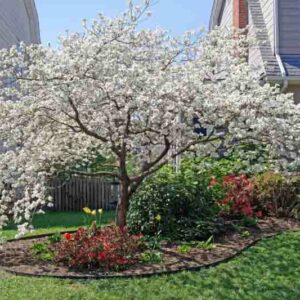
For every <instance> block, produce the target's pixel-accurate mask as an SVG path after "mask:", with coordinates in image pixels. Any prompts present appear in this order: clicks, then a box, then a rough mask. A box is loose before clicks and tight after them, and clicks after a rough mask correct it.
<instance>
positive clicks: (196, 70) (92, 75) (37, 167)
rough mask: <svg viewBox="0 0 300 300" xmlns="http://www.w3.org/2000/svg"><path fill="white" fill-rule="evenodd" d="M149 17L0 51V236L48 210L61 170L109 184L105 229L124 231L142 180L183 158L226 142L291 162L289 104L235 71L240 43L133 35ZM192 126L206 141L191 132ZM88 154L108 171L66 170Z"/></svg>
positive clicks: (230, 36) (127, 17)
mask: <svg viewBox="0 0 300 300" xmlns="http://www.w3.org/2000/svg"><path fill="white" fill-rule="evenodd" d="M149 5H150V3H149V1H146V2H145V5H144V6H143V7H141V8H139V7H132V6H130V9H129V10H128V12H126V13H124V14H123V15H122V16H121V17H119V18H115V19H108V18H105V17H104V16H102V15H99V16H98V18H97V20H95V21H94V22H92V24H90V25H87V24H86V23H85V24H84V33H83V34H77V33H76V34H72V35H68V36H67V37H63V38H61V46H60V48H58V49H52V48H50V47H44V46H41V45H31V46H25V45H23V44H21V45H20V47H18V48H16V47H13V48H11V49H9V50H1V51H0V78H3V79H4V80H3V81H2V86H1V90H0V98H1V102H0V118H1V124H0V141H2V144H3V146H2V149H3V151H2V154H1V155H0V177H1V190H2V194H1V199H0V215H1V216H0V225H1V226H3V225H4V224H6V222H7V221H8V218H9V217H10V216H13V218H14V221H15V222H16V223H19V224H21V225H20V226H19V229H20V230H21V231H22V230H24V229H25V227H26V225H28V224H29V223H30V218H31V216H32V213H33V212H35V211H36V210H38V209H40V207H43V206H44V205H46V204H47V203H48V202H49V201H50V199H48V197H47V183H48V182H49V180H50V179H51V178H53V177H55V176H57V174H58V173H59V171H60V170H61V169H64V170H65V171H66V172H68V173H69V174H81V175H89V176H106V177H107V176H111V177H114V178H118V180H119V182H120V197H119V202H118V208H117V224H118V225H125V224H126V211H127V207H128V205H129V201H130V197H131V195H132V194H133V193H134V192H135V190H136V189H137V188H138V187H139V186H140V184H141V183H142V182H143V180H144V179H145V178H146V177H147V176H149V175H150V174H152V173H154V172H156V171H157V170H159V169H160V168H161V167H162V166H163V165H165V164H166V163H168V162H169V161H170V160H172V159H173V158H175V157H176V156H178V155H181V154H183V153H184V152H186V151H189V150H192V149H197V151H199V153H214V152H216V151H217V150H218V147H219V145H220V144H222V145H223V144H227V145H230V143H231V142H232V141H233V139H234V140H235V141H245V140H248V141H257V142H259V143H263V144H266V145H267V146H268V147H269V148H270V149H271V148H272V149H276V150H277V151H278V150H279V151H282V152H284V153H285V154H286V155H287V154H288V153H292V155H294V157H296V152H297V151H298V148H297V143H298V142H299V137H300V135H299V112H298V110H297V108H296V106H295V105H294V103H293V99H292V97H291V96H290V95H283V94H280V92H279V89H278V88H277V87H274V86H270V85H269V84H265V85H261V84H260V82H259V78H258V76H257V75H255V72H252V70H251V68H250V67H249V66H248V64H247V60H246V59H245V57H246V53H247V47H248V38H247V36H245V35H236V34H235V33H233V32H232V31H229V30H220V29H217V30H215V31H213V32H211V33H209V34H207V35H203V36H202V35H201V33H197V32H196V33H187V34H185V35H184V36H183V37H181V38H172V37H170V36H169V35H168V33H167V32H165V31H162V30H138V28H137V26H138V25H139V22H140V20H142V19H143V16H146V14H147V10H148V8H149ZM7 79H9V84H7V82H8V80H7ZM195 118H197V119H199V120H201V123H202V124H205V127H206V128H207V129H208V131H207V134H205V135H204V134H203V135H201V134H200V135H199V134H197V133H196V132H195V130H194V129H195V128H194V127H195V124H194V123H193V121H192V120H195ZM220 128H221V129H222V132H223V133H222V134H221V135H220V134H219V133H218V131H219V129H220ZM99 154H101V155H104V156H105V155H108V154H109V155H112V156H113V157H114V161H116V165H114V166H112V169H111V171H107V172H97V173H89V174H86V173H85V172H80V171H78V168H76V167H73V166H74V165H75V164H76V163H77V162H78V161H85V162H91V161H93V160H94V159H95V157H96V156H97V155H99ZM129 159H130V160H134V162H135V165H136V166H137V167H136V168H135V172H134V174H132V173H129V171H128V161H129Z"/></svg>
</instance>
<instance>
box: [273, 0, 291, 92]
mask: <svg viewBox="0 0 300 300" xmlns="http://www.w3.org/2000/svg"><path fill="white" fill-rule="evenodd" d="M278 1H279V0H273V8H274V9H273V16H274V50H275V57H276V59H277V62H278V65H279V68H280V72H281V77H282V81H283V85H282V88H281V91H282V92H285V91H286V90H287V88H288V86H289V80H288V76H287V73H286V70H285V67H284V65H283V62H282V59H281V56H280V53H279V38H280V36H279V20H278Z"/></svg>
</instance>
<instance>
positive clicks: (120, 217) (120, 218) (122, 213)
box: [116, 180, 130, 227]
mask: <svg viewBox="0 0 300 300" xmlns="http://www.w3.org/2000/svg"><path fill="white" fill-rule="evenodd" d="M129 197H130V196H129V184H128V182H127V181H126V180H121V185H120V193H119V200H118V205H117V212H116V225H117V226H120V227H123V226H125V225H126V215H127V210H128V206H129Z"/></svg>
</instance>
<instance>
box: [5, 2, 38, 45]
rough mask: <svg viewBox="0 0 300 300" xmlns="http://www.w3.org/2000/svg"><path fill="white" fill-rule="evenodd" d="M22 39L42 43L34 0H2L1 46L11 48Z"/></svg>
mask: <svg viewBox="0 0 300 300" xmlns="http://www.w3.org/2000/svg"><path fill="white" fill-rule="evenodd" d="M21 41H23V42H25V43H26V44H31V43H40V30H39V20H38V14H37V10H36V7H35V2H34V0H0V48H9V47H11V46H12V45H17V44H19V43H20V42H21Z"/></svg>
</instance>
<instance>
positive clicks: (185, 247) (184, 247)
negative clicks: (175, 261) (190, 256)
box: [176, 244, 193, 254]
mask: <svg viewBox="0 0 300 300" xmlns="http://www.w3.org/2000/svg"><path fill="white" fill-rule="evenodd" d="M192 248H193V247H192V246H191V245H190V244H183V245H179V246H177V248H176V250H177V251H178V252H179V253H181V254H186V253H189V252H190V251H191V250H192Z"/></svg>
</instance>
